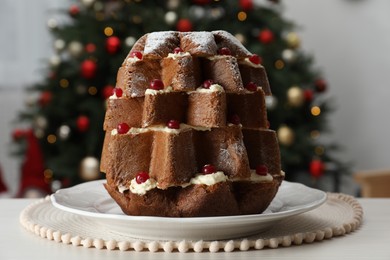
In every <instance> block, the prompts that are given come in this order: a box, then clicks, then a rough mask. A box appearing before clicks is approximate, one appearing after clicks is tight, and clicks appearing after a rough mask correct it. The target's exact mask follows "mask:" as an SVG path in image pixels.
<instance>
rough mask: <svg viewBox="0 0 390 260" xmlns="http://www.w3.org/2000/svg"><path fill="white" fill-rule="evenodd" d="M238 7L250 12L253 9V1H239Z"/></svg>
mask: <svg viewBox="0 0 390 260" xmlns="http://www.w3.org/2000/svg"><path fill="white" fill-rule="evenodd" d="M240 6H241V8H242V9H243V10H245V11H250V10H252V9H253V1H252V0H240Z"/></svg>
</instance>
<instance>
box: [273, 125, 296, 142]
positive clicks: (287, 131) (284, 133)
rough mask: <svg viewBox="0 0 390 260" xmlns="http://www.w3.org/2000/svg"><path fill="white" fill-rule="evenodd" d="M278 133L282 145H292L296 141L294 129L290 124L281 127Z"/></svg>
mask: <svg viewBox="0 0 390 260" xmlns="http://www.w3.org/2000/svg"><path fill="white" fill-rule="evenodd" d="M277 134H278V140H279V143H281V144H282V145H285V146H290V145H292V144H293V143H294V141H295V134H294V131H293V130H292V129H291V128H290V127H288V126H281V127H279V129H278V131H277Z"/></svg>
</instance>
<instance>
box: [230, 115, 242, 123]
mask: <svg viewBox="0 0 390 260" xmlns="http://www.w3.org/2000/svg"><path fill="white" fill-rule="evenodd" d="M229 122H230V123H232V124H234V125H239V124H241V119H240V117H239V116H238V115H237V114H234V115H231V116H230V119H229Z"/></svg>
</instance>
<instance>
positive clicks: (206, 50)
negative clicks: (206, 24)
mask: <svg viewBox="0 0 390 260" xmlns="http://www.w3.org/2000/svg"><path fill="white" fill-rule="evenodd" d="M186 41H188V42H190V46H191V49H186V51H188V52H190V53H191V54H196V53H201V54H207V55H213V54H215V53H216V51H217V45H216V43H215V40H214V36H213V34H212V33H210V32H190V33H186V34H184V35H183V37H182V43H183V42H186Z"/></svg>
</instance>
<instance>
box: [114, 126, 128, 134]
mask: <svg viewBox="0 0 390 260" xmlns="http://www.w3.org/2000/svg"><path fill="white" fill-rule="evenodd" d="M116 130H117V131H118V134H120V135H123V134H126V133H127V132H128V131H129V130H130V126H129V125H128V124H126V123H120V124H119V125H118V126H117V127H116Z"/></svg>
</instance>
